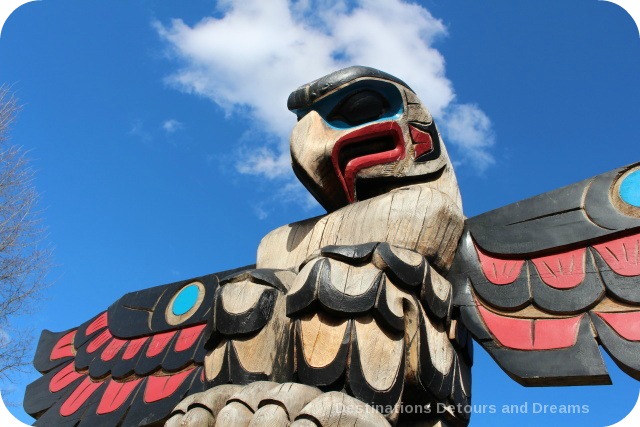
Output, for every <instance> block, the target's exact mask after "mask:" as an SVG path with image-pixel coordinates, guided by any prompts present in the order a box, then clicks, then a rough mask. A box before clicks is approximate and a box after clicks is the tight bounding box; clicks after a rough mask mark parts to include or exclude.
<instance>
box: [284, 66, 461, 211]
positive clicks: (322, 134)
mask: <svg viewBox="0 0 640 427" xmlns="http://www.w3.org/2000/svg"><path fill="white" fill-rule="evenodd" d="M287 104H288V105H287V106H288V108H289V110H291V111H292V112H294V113H295V114H296V115H297V117H298V123H297V125H296V126H295V127H294V129H293V131H292V134H291V157H292V163H293V170H294V172H295V173H296V175H297V177H298V179H299V180H300V181H301V182H302V183H303V184H304V186H305V187H306V188H307V189H308V190H309V192H310V193H311V194H312V195H313V196H314V197H315V198H316V200H318V202H319V203H320V204H321V205H322V206H323V207H324V208H325V209H326V210H327V211H328V212H332V211H335V210H337V209H339V208H341V207H343V206H346V205H347V204H350V203H355V202H358V201H362V200H366V199H370V198H372V197H376V196H379V195H382V194H384V193H387V192H389V191H392V190H395V189H397V188H400V187H404V186H408V185H413V184H428V183H431V186H433V187H435V188H436V189H437V190H439V191H441V192H443V193H446V194H448V195H449V196H450V197H451V198H452V200H454V201H456V202H457V204H458V205H459V206H460V205H461V203H460V195H459V191H458V186H457V182H456V178H455V175H454V172H453V167H452V165H451V162H450V160H449V156H448V154H447V151H446V148H445V146H444V143H443V141H442V137H441V136H440V133H439V132H438V129H437V127H436V124H435V122H434V120H433V117H432V115H431V113H430V112H429V110H427V108H426V107H425V106H424V105H423V104H422V103H421V102H420V100H419V99H418V97H417V96H416V94H415V93H414V92H413V90H412V89H411V88H410V87H409V86H408V85H407V84H406V83H404V82H403V81H402V80H400V79H398V78H396V77H394V76H392V75H390V74H387V73H385V72H383V71H379V70H377V69H374V68H369V67H363V66H353V67H348V68H345V69H342V70H339V71H336V72H333V73H331V74H328V75H326V76H324V77H321V78H319V79H317V80H314V81H312V82H311V83H307V84H305V85H302V86H301V87H299V88H298V89H296V90H295V91H293V92H292V93H291V94H290V95H289V100H288V103H287Z"/></svg>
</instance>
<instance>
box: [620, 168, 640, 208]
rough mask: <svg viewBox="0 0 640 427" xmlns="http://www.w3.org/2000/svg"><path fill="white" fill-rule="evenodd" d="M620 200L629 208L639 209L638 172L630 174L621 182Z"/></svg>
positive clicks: (639, 182) (639, 183) (639, 189)
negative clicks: (629, 206)
mask: <svg viewBox="0 0 640 427" xmlns="http://www.w3.org/2000/svg"><path fill="white" fill-rule="evenodd" d="M620 198H621V199H622V201H624V202H625V203H627V204H629V205H631V206H635V207H640V170H637V171H635V172H632V173H630V174H629V175H628V176H627V177H625V179H624V181H622V184H620Z"/></svg>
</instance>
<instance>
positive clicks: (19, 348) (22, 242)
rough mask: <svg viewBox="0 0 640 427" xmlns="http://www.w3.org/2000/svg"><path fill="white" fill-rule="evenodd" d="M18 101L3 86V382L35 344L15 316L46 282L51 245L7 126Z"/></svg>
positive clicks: (30, 175) (0, 121)
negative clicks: (15, 322)
mask: <svg viewBox="0 0 640 427" xmlns="http://www.w3.org/2000/svg"><path fill="white" fill-rule="evenodd" d="M19 109H20V108H19V106H18V104H17V101H16V99H15V97H14V96H13V95H12V94H11V93H10V91H9V88H7V87H6V86H0V382H1V381H12V375H13V374H14V373H16V372H18V371H21V370H23V369H24V368H25V367H26V366H27V365H29V364H30V361H29V360H27V356H28V353H29V350H30V349H31V343H32V334H31V333H30V331H22V330H17V329H16V328H15V327H14V326H13V325H12V323H11V320H12V319H13V318H14V316H17V315H21V314H25V313H28V312H29V311H30V309H31V307H32V303H33V302H34V300H36V299H37V297H38V295H39V292H40V290H41V289H42V288H43V286H44V285H45V283H46V274H47V270H48V267H49V259H50V251H49V249H48V248H47V247H46V246H45V245H44V239H45V229H44V227H43V226H42V223H41V221H40V219H39V216H40V215H39V212H38V211H37V210H36V205H37V201H38V194H37V192H36V190H35V188H34V185H33V178H34V175H33V169H31V168H30V166H29V160H28V158H27V157H26V153H25V151H24V150H23V149H22V148H21V147H17V146H14V145H11V144H10V143H9V137H8V131H9V127H10V125H11V123H12V122H13V120H14V119H15V116H16V114H17V112H18V111H19Z"/></svg>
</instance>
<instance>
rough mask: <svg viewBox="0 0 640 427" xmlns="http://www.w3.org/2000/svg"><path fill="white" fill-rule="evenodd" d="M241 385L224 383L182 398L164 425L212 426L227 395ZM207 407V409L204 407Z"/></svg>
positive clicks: (181, 426)
mask: <svg viewBox="0 0 640 427" xmlns="http://www.w3.org/2000/svg"><path fill="white" fill-rule="evenodd" d="M241 389H242V386H239V385H231V384H225V385H220V386H217V387H214V388H211V389H209V390H206V391H204V392H201V393H196V394H192V395H191V396H188V397H186V398H184V399H183V400H182V401H181V402H180V403H179V404H178V405H177V406H176V407H175V409H174V410H173V411H172V415H171V417H170V418H169V420H168V421H167V423H166V424H165V426H166V427H187V426H188V427H202V426H206V427H208V426H213V425H214V424H215V419H216V415H217V414H218V413H219V412H220V410H221V409H222V408H223V407H224V406H225V405H226V404H227V400H228V399H229V397H230V396H231V395H233V394H235V393H237V392H238V391H240V390H241ZM204 408H207V409H204Z"/></svg>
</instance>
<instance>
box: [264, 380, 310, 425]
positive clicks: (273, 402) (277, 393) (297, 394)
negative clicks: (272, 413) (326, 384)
mask: <svg viewBox="0 0 640 427" xmlns="http://www.w3.org/2000/svg"><path fill="white" fill-rule="evenodd" d="M321 394H322V391H321V390H320V389H319V388H317V387H312V386H308V385H305V384H298V383H284V384H280V385H278V386H276V387H274V388H272V389H271V390H270V391H269V392H268V393H266V394H265V396H264V397H263V398H262V401H261V402H260V408H261V409H262V408H263V405H269V406H278V407H282V408H285V409H286V414H287V415H288V418H289V421H293V420H294V419H295V417H296V416H297V415H298V414H299V413H300V411H301V410H302V408H304V407H305V406H306V405H307V404H308V403H309V402H311V401H312V400H313V399H315V398H316V397H318V396H320V395H321ZM256 414H257V412H256Z"/></svg>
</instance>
